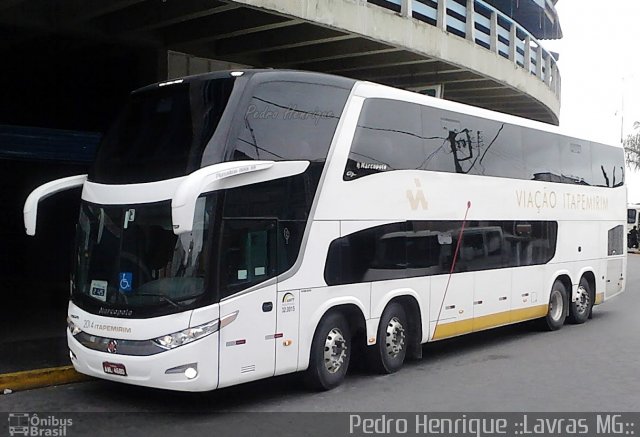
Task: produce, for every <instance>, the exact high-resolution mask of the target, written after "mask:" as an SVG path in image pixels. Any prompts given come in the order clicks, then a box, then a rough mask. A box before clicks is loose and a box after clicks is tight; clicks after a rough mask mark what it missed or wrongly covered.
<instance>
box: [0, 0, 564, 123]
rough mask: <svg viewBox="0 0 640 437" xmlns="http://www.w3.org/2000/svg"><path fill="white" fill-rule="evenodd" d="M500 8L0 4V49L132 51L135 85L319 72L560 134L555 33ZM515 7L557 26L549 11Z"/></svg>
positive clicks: (478, 2) (269, 2)
mask: <svg viewBox="0 0 640 437" xmlns="http://www.w3.org/2000/svg"><path fill="white" fill-rule="evenodd" d="M508 1H509V0H486V1H485V0H368V1H367V0H234V1H219V0H162V1H161V0H113V1H109V2H104V1H99V0H88V1H87V0H67V1H50V0H30V1H24V0H2V1H0V35H2V36H3V42H1V43H0V46H2V47H4V48H5V49H10V50H11V49H14V50H15V49H18V50H20V51H21V52H22V53H25V52H28V51H30V50H35V46H37V47H38V49H37V52H38V53H41V52H42V51H43V50H44V51H47V52H48V53H49V54H54V55H55V54H56V53H58V52H64V53H73V52H74V51H75V52H78V53H86V51H91V52H92V53H93V55H94V56H96V55H100V53H101V52H103V51H104V52H106V54H107V56H113V55H114V52H117V50H118V49H119V48H120V49H123V50H129V51H130V50H135V51H137V53H138V54H137V55H136V56H137V57H138V58H139V59H145V63H144V65H143V66H142V68H143V69H144V70H145V71H146V73H145V74H144V75H143V77H141V78H140V80H139V82H141V84H142V83H144V82H145V81H146V82H153V81H155V80H162V79H165V78H166V77H172V76H177V75H182V74H186V73H195V72H201V71H206V70H210V69H211V68H221V67H224V66H225V65H236V64H240V65H249V66H255V67H274V68H294V69H306V70H314V71H322V72H328V73H334V74H339V75H344V76H350V77H354V78H358V79H366V80H371V81H375V82H380V83H385V84H389V85H392V86H396V87H401V88H406V89H410V90H415V91H419V92H420V91H424V90H426V89H435V90H437V91H438V92H439V93H440V95H441V96H442V97H444V98H446V99H451V100H456V101H459V102H463V103H468V104H471V105H476V106H481V107H485V108H489V109H494V110H497V111H502V112H507V113H511V114H515V115H519V116H523V117H528V118H532V119H536V120H540V121H543V122H548V123H553V124H558V114H559V111H560V73H559V70H558V68H557V65H556V59H555V58H554V56H553V55H552V54H551V53H549V52H548V51H546V50H545V49H544V48H543V46H542V44H541V43H540V42H539V41H538V40H537V39H536V37H535V36H534V35H542V36H546V35H550V34H551V35H553V36H558V33H559V32H558V29H559V26H556V27H555V28H554V31H553V32H548V31H547V32H544V31H541V29H537V28H536V29H531V26H533V25H532V24H530V23H528V26H529V27H530V29H527V28H525V27H524V26H523V25H522V24H519V23H518V22H517V21H516V18H518V19H520V20H521V21H526V20H527V19H529V21H532V20H530V18H531V12H527V11H524V9H523V11H524V12H526V13H524V14H520V16H518V15H517V14H511V15H512V16H515V17H516V18H512V17H511V16H509V15H507V14H506V13H503V12H501V11H500V10H499V7H500V9H503V10H505V9H506V8H505V5H504V4H507V2H508ZM545 2H546V3H545ZM501 3H502V5H501ZM520 3H522V4H523V5H522V7H523V8H524V5H525V4H529V3H530V4H532V5H533V7H534V8H535V7H536V3H541V6H542V7H540V6H538V7H537V10H539V11H540V14H545V13H546V15H541V17H540V19H538V18H537V17H536V16H534V17H533V21H532V22H539V23H545V22H547V21H549V20H550V19H552V21H553V19H554V18H555V19H556V20H557V17H554V15H553V13H555V9H554V8H553V5H552V4H551V0H521V1H520ZM545 6H547V9H546V10H545ZM548 11H551V12H552V14H548ZM505 12H506V11H505ZM554 32H555V33H554ZM168 52H171V53H173V54H172V55H168ZM176 52H177V53H184V54H185V55H184V57H183V58H182V59H181V57H180V56H179V55H176ZM209 60H216V61H221V62H213V61H209Z"/></svg>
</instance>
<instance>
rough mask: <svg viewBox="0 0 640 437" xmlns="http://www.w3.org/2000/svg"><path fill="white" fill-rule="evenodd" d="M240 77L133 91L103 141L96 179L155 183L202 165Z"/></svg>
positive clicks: (95, 166) (98, 158) (128, 182)
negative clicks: (205, 150)
mask: <svg viewBox="0 0 640 437" xmlns="http://www.w3.org/2000/svg"><path fill="white" fill-rule="evenodd" d="M234 82H235V79H234V78H220V79H210V80H194V81H189V82H184V83H175V84H170V85H167V86H157V87H154V88H151V89H148V88H145V89H142V90H140V91H137V92H134V93H132V94H131V96H130V98H129V101H128V103H127V105H126V107H125V108H124V110H123V111H122V113H121V114H120V117H119V118H118V119H117V121H116V123H115V124H114V125H113V127H112V128H111V129H110V130H109V132H108V133H107V135H106V136H105V138H104V140H103V141H102V143H101V144H100V148H99V149H98V154H97V156H96V161H95V164H94V167H93V171H92V174H91V175H90V179H91V180H92V181H94V182H100V183H107V184H131V183H142V182H153V181H159V180H163V179H171V178H175V177H179V176H184V175H186V174H189V173H191V172H192V171H194V170H197V169H198V168H200V163H201V158H202V152H203V150H204V148H205V146H206V145H207V144H208V142H209V140H210V139H211V137H212V135H213V133H214V132H215V130H216V128H217V126H218V123H219V122H220V119H221V118H222V115H223V113H224V110H225V108H226V107H227V104H228V102H229V97H230V95H231V92H232V90H233V87H234Z"/></svg>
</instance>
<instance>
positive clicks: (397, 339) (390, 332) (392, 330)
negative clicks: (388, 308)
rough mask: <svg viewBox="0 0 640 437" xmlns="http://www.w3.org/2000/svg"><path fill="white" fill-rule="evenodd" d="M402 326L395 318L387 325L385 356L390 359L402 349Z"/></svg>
mask: <svg viewBox="0 0 640 437" xmlns="http://www.w3.org/2000/svg"><path fill="white" fill-rule="evenodd" d="M404 340H405V333H404V326H402V323H400V320H399V319H398V318H397V317H392V318H391V320H389V323H388V324H387V338H386V345H387V354H388V355H389V356H390V357H391V358H395V357H397V356H398V355H399V354H400V353H401V352H402V350H403V349H404Z"/></svg>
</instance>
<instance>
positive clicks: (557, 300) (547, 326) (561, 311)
mask: <svg viewBox="0 0 640 437" xmlns="http://www.w3.org/2000/svg"><path fill="white" fill-rule="evenodd" d="M568 300H569V299H568V298H567V289H566V288H565V286H564V284H563V283H562V282H561V281H558V280H556V281H555V282H554V283H553V287H551V295H550V296H549V308H548V311H547V315H546V316H545V317H543V318H542V319H540V321H539V327H540V328H541V329H543V330H544V331H556V330H558V329H560V328H562V325H564V321H565V319H566V318H567V305H568Z"/></svg>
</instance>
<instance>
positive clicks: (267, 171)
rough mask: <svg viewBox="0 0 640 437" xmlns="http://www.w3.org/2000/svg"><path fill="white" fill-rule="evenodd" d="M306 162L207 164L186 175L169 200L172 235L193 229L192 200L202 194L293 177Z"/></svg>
mask: <svg viewBox="0 0 640 437" xmlns="http://www.w3.org/2000/svg"><path fill="white" fill-rule="evenodd" d="M308 167H309V161H278V162H275V161H233V162H223V163H220V164H214V165H210V166H207V167H204V168H201V169H200V170H197V171H195V172H193V173H191V174H190V175H189V176H187V177H186V178H185V179H184V180H183V181H182V183H181V184H180V185H179V186H178V189H177V190H176V192H175V194H174V195H173V199H171V220H172V222H173V233H174V234H176V235H180V234H185V233H188V232H191V231H192V230H193V219H194V216H195V210H196V201H197V200H198V197H199V196H200V195H201V194H202V193H208V192H211V191H217V190H224V189H227V188H235V187H241V186H243V185H250V184H257V183H259V182H266V181H271V180H275V179H280V178H285V177H288V176H295V175H297V174H300V173H303V172H304V171H305V170H306V169H307V168H308Z"/></svg>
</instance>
